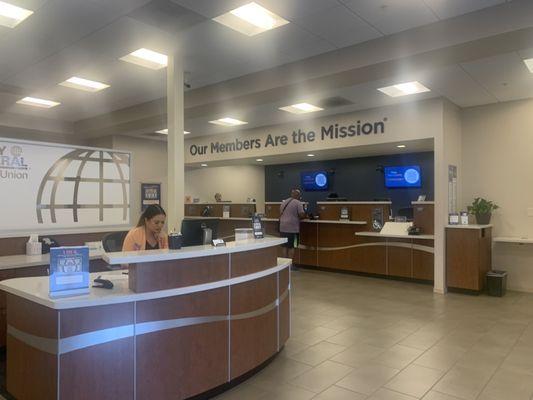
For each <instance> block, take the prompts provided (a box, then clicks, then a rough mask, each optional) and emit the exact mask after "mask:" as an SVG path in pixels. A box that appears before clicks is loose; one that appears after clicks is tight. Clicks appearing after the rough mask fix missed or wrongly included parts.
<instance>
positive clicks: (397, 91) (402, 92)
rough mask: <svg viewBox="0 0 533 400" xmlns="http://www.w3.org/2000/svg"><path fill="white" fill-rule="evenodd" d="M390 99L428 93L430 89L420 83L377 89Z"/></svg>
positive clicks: (406, 83)
mask: <svg viewBox="0 0 533 400" xmlns="http://www.w3.org/2000/svg"><path fill="white" fill-rule="evenodd" d="M378 90H379V91H380V92H382V93H385V94H386V95H387V96H390V97H400V96H408V95H410V94H417V93H424V92H429V91H430V89H428V88H427V87H425V86H424V85H422V84H421V83H420V82H417V81H413V82H404V83H399V84H397V85H392V86H386V87H382V88H379V89H378Z"/></svg>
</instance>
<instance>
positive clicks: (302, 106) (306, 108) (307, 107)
mask: <svg viewBox="0 0 533 400" xmlns="http://www.w3.org/2000/svg"><path fill="white" fill-rule="evenodd" d="M280 110H282V111H287V112H290V113H293V114H307V113H312V112H317V111H322V110H323V108H320V107H317V106H314V105H312V104H309V103H297V104H293V105H290V106H285V107H280Z"/></svg>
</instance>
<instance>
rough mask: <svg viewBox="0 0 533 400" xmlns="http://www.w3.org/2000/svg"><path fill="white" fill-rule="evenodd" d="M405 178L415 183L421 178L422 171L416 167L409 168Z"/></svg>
mask: <svg viewBox="0 0 533 400" xmlns="http://www.w3.org/2000/svg"><path fill="white" fill-rule="evenodd" d="M403 178H404V179H405V181H406V182H407V183H409V184H411V185H414V184H415V183H418V181H419V180H420V173H419V172H418V171H417V170H416V169H414V168H409V169H406V170H405V172H404V174H403Z"/></svg>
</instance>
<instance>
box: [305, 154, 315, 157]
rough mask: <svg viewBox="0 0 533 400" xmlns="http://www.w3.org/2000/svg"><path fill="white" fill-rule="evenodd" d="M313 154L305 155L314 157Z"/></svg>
mask: <svg viewBox="0 0 533 400" xmlns="http://www.w3.org/2000/svg"><path fill="white" fill-rule="evenodd" d="M314 156H315V155H314V154H308V155H307V157H314Z"/></svg>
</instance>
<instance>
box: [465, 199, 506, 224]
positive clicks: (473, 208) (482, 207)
mask: <svg viewBox="0 0 533 400" xmlns="http://www.w3.org/2000/svg"><path fill="white" fill-rule="evenodd" d="M498 208H500V207H499V206H498V205H497V204H494V203H493V202H492V201H489V200H486V199H484V198H482V197H476V198H475V199H474V201H473V202H472V205H470V206H468V212H469V213H470V214H474V215H475V216H476V222H477V223H478V224H479V225H487V224H489V223H490V218H491V216H492V212H493V211H494V210H497V209H498Z"/></svg>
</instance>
